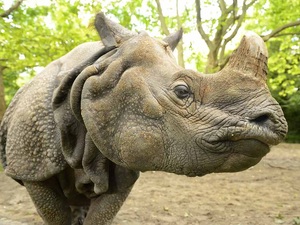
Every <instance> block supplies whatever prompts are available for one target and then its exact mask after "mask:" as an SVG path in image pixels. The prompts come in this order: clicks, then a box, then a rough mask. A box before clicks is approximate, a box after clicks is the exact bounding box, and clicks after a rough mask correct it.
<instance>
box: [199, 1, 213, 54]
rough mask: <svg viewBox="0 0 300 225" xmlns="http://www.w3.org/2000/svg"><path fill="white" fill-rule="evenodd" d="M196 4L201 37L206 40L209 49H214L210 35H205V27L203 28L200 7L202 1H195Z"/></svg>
mask: <svg viewBox="0 0 300 225" xmlns="http://www.w3.org/2000/svg"><path fill="white" fill-rule="evenodd" d="M195 2H196V12H197V29H198V32H199V33H200V35H201V37H202V38H203V39H204V41H205V43H206V44H207V46H208V48H209V49H212V48H213V43H212V41H211V40H209V37H208V35H207V34H206V33H205V31H204V29H203V27H202V18H201V6H200V0H195Z"/></svg>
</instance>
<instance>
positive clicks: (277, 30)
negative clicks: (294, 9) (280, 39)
mask: <svg viewBox="0 0 300 225" xmlns="http://www.w3.org/2000/svg"><path fill="white" fill-rule="evenodd" d="M299 25H300V20H296V21H293V22H290V23H287V24H284V25H282V26H281V27H278V28H276V29H275V30H273V31H272V32H271V33H270V34H268V35H264V36H261V37H262V39H263V40H264V41H268V40H269V39H270V38H272V37H276V36H278V33H280V32H281V31H283V30H285V29H287V28H289V27H295V26H299Z"/></svg>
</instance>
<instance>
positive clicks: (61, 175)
mask: <svg viewBox="0 0 300 225" xmlns="http://www.w3.org/2000/svg"><path fill="white" fill-rule="evenodd" d="M95 27H96V29H97V31H98V33H99V35H100V38H101V42H100V41H98V42H89V43H84V44H82V45H79V46H78V47H76V48H75V49H73V50H72V51H71V52H69V53H67V54H66V55H65V56H63V57H61V58H60V59H58V60H56V61H54V62H52V63H50V64H49V65H48V66H47V67H46V68H45V69H44V70H43V71H42V72H41V73H40V74H38V75H37V76H36V77H34V78H33V80H32V81H31V82H30V83H28V84H27V85H25V86H24V87H22V88H21V89H20V90H19V91H18V92H17V94H16V95H15V97H14V99H13V100H12V102H11V104H10V106H9V107H8V109H7V111H6V113H5V116H4V118H3V121H2V123H1V133H0V136H1V139H0V143H1V148H0V152H1V159H2V164H3V166H4V168H5V173H6V175H8V176H10V177H12V178H13V179H14V180H16V181H18V182H19V183H20V184H22V185H24V186H25V187H26V189H27V191H28V193H29V195H30V197H31V199H32V201H33V202H34V204H35V206H36V208H37V211H38V213H39V214H40V216H41V217H42V219H43V220H44V222H45V223H46V224H53V225H69V224H85V225H95V224H110V223H111V222H112V220H113V218H114V216H115V215H116V213H117V212H118V210H119V209H120V207H121V206H122V204H123V202H124V201H125V199H126V197H127V196H128V194H129V193H130V190H131V189H132V186H133V185H134V183H135V181H136V180H137V179H138V176H139V172H140V171H142V172H143V171H165V172H169V173H175V174H179V175H186V176H203V175H205V174H209V173H220V172H236V171H242V170H245V169H247V168H249V167H251V166H253V165H255V164H257V163H258V162H259V161H260V160H261V158H262V157H263V156H265V155H266V154H267V153H268V152H269V150H270V146H272V145H276V144H278V143H279V142H280V141H282V140H283V138H284V137H285V135H286V132H287V123H286V120H285V118H284V115H283V112H282V110H281V108H280V106H279V105H278V103H277V102H276V101H275V100H274V98H272V96H271V95H270V92H269V90H268V87H267V85H266V79H267V55H268V54H267V50H266V47H265V44H264V42H263V41H262V39H261V38H260V37H259V36H258V35H256V34H254V33H250V34H249V35H247V36H244V37H243V39H242V41H241V44H240V45H239V47H238V48H237V49H236V50H235V52H234V53H233V54H232V56H231V58H230V60H229V62H228V64H227V65H226V66H225V67H224V68H223V69H222V70H221V71H219V72H217V73H214V74H202V73H199V72H197V71H193V70H188V69H184V68H182V67H180V66H178V65H177V64H176V60H175V58H174V56H173V55H172V50H174V48H175V47H176V45H177V44H178V42H179V40H180V39H181V35H182V30H179V31H178V32H176V33H174V34H171V35H170V36H168V37H166V38H165V39H163V40H157V39H155V38H152V37H150V36H149V35H148V34H147V33H146V32H144V31H142V32H138V33H136V32H132V31H130V30H128V29H126V28H124V27H122V26H121V25H119V24H118V23H115V22H113V21H112V20H110V19H108V18H107V17H106V16H105V15H104V14H103V13H99V14H97V15H96V19H95Z"/></svg>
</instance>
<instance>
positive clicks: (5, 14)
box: [0, 0, 24, 17]
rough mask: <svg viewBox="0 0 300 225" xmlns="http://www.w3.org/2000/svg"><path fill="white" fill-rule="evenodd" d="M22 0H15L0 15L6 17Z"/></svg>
mask: <svg viewBox="0 0 300 225" xmlns="http://www.w3.org/2000/svg"><path fill="white" fill-rule="evenodd" d="M23 1H24V0H19V1H16V2H15V4H13V5H12V6H11V7H10V8H9V9H8V10H6V11H4V12H3V13H1V14H0V17H8V16H9V15H10V14H11V13H12V12H13V11H15V10H16V9H17V8H19V6H20V5H21V3H22V2H23Z"/></svg>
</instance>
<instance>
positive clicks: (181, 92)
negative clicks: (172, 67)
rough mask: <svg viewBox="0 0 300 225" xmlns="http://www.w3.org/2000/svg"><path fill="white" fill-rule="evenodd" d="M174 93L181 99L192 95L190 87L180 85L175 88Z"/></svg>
mask: <svg viewBox="0 0 300 225" xmlns="http://www.w3.org/2000/svg"><path fill="white" fill-rule="evenodd" d="M174 92H175V94H176V96H177V97H178V98H179V99H185V98H188V97H189V96H190V94H191V91H190V89H189V87H187V86H186V85H183V84H180V85H177V86H175V87H174Z"/></svg>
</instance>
